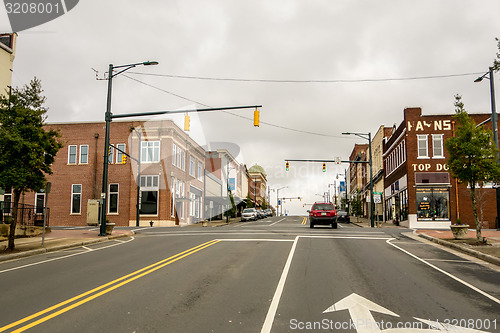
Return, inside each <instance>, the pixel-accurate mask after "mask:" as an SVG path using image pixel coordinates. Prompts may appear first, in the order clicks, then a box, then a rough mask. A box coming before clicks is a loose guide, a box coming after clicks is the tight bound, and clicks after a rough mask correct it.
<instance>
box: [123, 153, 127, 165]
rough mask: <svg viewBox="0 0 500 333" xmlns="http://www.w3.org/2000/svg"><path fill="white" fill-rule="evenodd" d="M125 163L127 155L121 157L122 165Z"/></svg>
mask: <svg viewBox="0 0 500 333" xmlns="http://www.w3.org/2000/svg"><path fill="white" fill-rule="evenodd" d="M125 163H127V155H125V154H124V155H122V164H125Z"/></svg>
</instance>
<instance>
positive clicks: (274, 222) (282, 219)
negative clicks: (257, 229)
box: [269, 218, 285, 227]
mask: <svg viewBox="0 0 500 333" xmlns="http://www.w3.org/2000/svg"><path fill="white" fill-rule="evenodd" d="M283 220H285V218H282V219H281V220H278V221H276V222H274V223H271V224H270V225H269V226H270V227H272V226H273V225H275V224H276V223H278V222H281V221H283Z"/></svg>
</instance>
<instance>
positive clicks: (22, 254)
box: [0, 231, 134, 262]
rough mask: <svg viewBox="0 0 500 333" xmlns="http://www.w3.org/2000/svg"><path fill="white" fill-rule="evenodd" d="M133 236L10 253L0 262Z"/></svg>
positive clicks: (0, 259)
mask: <svg viewBox="0 0 500 333" xmlns="http://www.w3.org/2000/svg"><path fill="white" fill-rule="evenodd" d="M133 235H134V232H133V231H132V234H131V235H116V236H107V237H103V238H99V239H90V240H88V239H87V240H84V241H76V242H73V243H69V244H63V245H57V246H52V247H44V248H40V249H36V250H29V251H23V252H17V253H12V254H5V255H0V262H2V261H8V260H14V259H20V258H25V257H30V256H34V255H37V254H43V253H47V252H55V251H60V250H65V249H70V248H73V247H79V246H85V245H91V244H96V243H102V242H106V241H109V240H113V239H118V238H125V237H130V236H133Z"/></svg>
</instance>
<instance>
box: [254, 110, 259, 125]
mask: <svg viewBox="0 0 500 333" xmlns="http://www.w3.org/2000/svg"><path fill="white" fill-rule="evenodd" d="M253 125H254V126H255V127H259V110H257V108H255V111H254V112H253Z"/></svg>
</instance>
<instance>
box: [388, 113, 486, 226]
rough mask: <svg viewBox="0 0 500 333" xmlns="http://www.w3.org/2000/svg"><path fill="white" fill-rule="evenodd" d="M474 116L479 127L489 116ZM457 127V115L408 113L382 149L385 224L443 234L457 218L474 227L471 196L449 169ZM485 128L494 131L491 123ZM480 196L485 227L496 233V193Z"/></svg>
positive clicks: (484, 191)
mask: <svg viewBox="0 0 500 333" xmlns="http://www.w3.org/2000/svg"><path fill="white" fill-rule="evenodd" d="M470 116H471V117H472V119H474V121H475V122H476V123H481V122H483V121H484V120H486V119H488V118H489V116H490V115H489V114H471V115H470ZM456 126H457V125H456V123H455V120H454V118H453V115H422V110H421V109H420V108H407V109H405V110H404V120H403V122H402V123H401V124H400V125H399V127H398V128H395V129H394V132H393V134H392V136H391V137H390V138H389V139H388V140H387V141H386V143H385V145H384V169H385V179H384V181H385V191H384V197H385V218H386V220H397V221H398V222H400V223H401V224H402V225H406V226H409V227H411V228H440V227H447V226H448V225H449V224H450V223H452V222H455V221H456V219H457V216H459V217H460V218H461V219H462V221H463V222H466V223H468V224H469V225H471V226H472V227H474V226H475V225H474V219H473V215H472V204H471V199H470V194H469V190H468V189H467V187H466V185H464V184H458V182H457V181H456V179H455V178H453V177H452V176H451V174H450V173H449V171H448V168H447V166H446V160H447V158H448V152H447V151H446V149H445V148H444V142H445V141H446V140H447V139H448V138H450V137H451V136H453V135H454V130H455V127H456ZM485 126H486V128H490V129H491V123H488V124H486V125H485ZM457 189H458V192H457ZM482 192H483V193H484V195H483V199H482V202H483V205H482V208H483V209H482V211H483V227H484V228H493V227H494V226H495V216H496V199H495V190H494V189H492V188H488V189H484V190H482Z"/></svg>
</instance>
